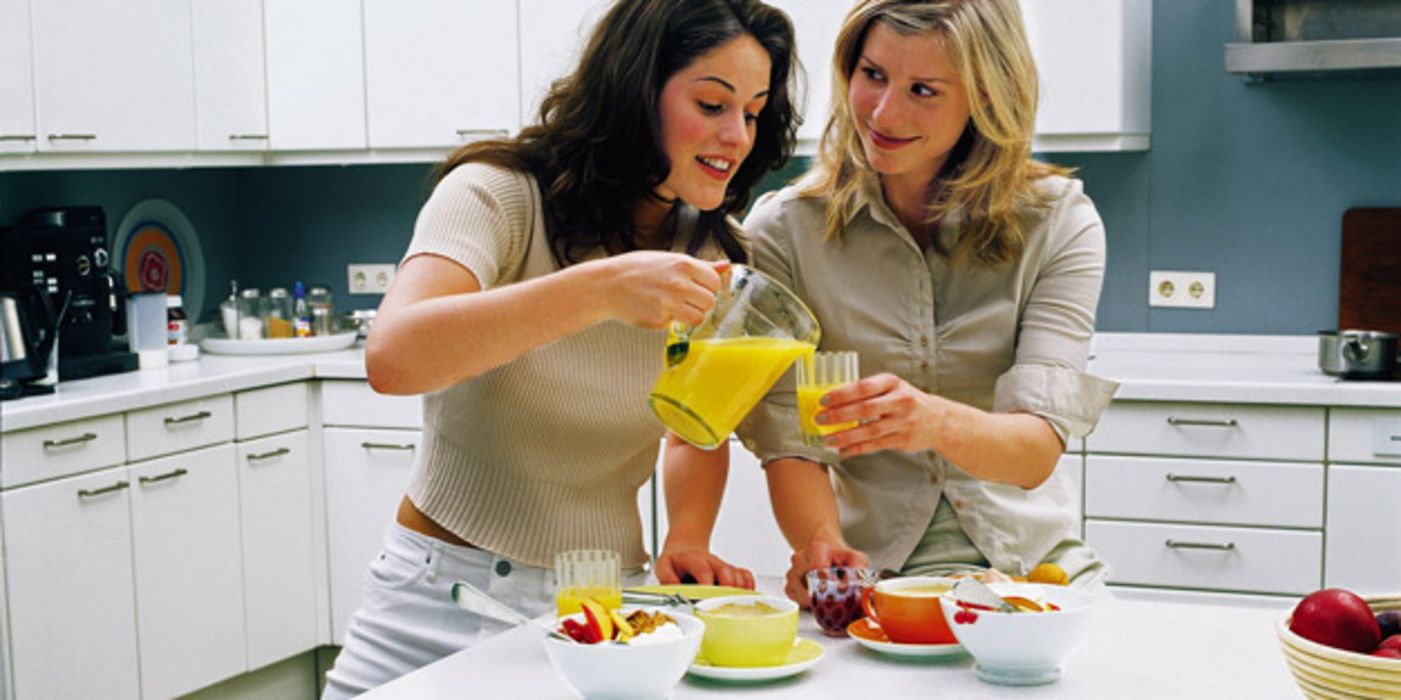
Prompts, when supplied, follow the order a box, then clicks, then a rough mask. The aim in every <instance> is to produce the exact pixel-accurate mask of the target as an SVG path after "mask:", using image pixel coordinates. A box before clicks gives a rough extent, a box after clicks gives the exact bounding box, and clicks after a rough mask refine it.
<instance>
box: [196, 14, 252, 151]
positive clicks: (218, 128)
mask: <svg viewBox="0 0 1401 700" xmlns="http://www.w3.org/2000/svg"><path fill="white" fill-rule="evenodd" d="M192 7H193V8H194V22H193V27H194V49H195V115H196V119H197V128H196V132H197V138H198V143H199V149H200V150H202V151H227V150H242V151H260V150H265V149H266V148H267V147H268V111H267V89H266V87H267V86H266V83H265V82H264V80H263V2H262V0H224V1H223V2H195V3H194V4H193V5H192Z"/></svg>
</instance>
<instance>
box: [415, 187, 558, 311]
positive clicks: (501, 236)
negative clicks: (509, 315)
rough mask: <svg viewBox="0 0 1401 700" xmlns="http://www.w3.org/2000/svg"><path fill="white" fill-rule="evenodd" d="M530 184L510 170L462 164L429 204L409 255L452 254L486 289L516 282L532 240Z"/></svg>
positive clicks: (421, 212) (434, 191)
mask: <svg viewBox="0 0 1401 700" xmlns="http://www.w3.org/2000/svg"><path fill="white" fill-rule="evenodd" d="M529 188H530V183H529V180H527V179H526V178H525V177H524V176H523V175H521V174H520V173H517V172H515V171H512V170H509V169H506V168H501V167H498V166H494V165H488V164H485V163H467V164H464V165H461V166H458V167H457V168H455V169H453V171H452V172H450V173H448V174H447V175H446V176H445V177H444V178H443V179H442V181H441V182H439V183H438V186H437V187H435V188H434V189H433V194H432V195H431V196H430V197H429V198H428V202H427V203H425V204H424V205H423V209H422V210H421V211H420V212H419V214H418V220H417V221H416V222H415V223H414V234H413V240H412V241H410V242H409V249H408V252H406V253H405V254H404V258H403V259H404V260H408V259H409V258H412V257H414V256H416V255H423V254H431V255H436V256H438V257H442V258H447V259H448V260H452V261H453V262H456V263H457V264H459V265H461V266H463V267H465V268H467V270H468V271H470V272H471V273H472V275H473V276H475V277H476V278H477V282H478V284H480V285H481V287H482V289H491V288H492V287H496V286H499V285H501V284H505V283H508V282H511V281H513V279H512V275H513V273H514V272H515V271H516V268H518V267H519V265H520V263H521V261H522V260H523V259H524V257H525V250H526V246H527V245H528V242H529V240H530V231H529V229H528V223H527V222H528V207H530V206H531V202H530V189H529Z"/></svg>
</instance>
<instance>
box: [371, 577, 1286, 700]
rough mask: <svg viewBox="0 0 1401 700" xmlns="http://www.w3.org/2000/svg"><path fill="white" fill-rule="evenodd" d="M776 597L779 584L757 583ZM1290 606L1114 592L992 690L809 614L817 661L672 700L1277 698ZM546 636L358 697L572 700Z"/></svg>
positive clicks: (695, 683)
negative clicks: (1045, 673) (1028, 678)
mask: <svg viewBox="0 0 1401 700" xmlns="http://www.w3.org/2000/svg"><path fill="white" fill-rule="evenodd" d="M759 588H760V589H761V590H766V591H770V592H775V591H777V590H778V588H779V584H778V582H777V581H776V580H772V579H767V580H761V581H760V584H759ZM1290 605H1292V601H1289V600H1281V599H1277V598H1275V599H1271V598H1263V597H1262V598H1252V597H1244V596H1230V597H1224V596H1212V595H1206V594H1187V593H1160V592H1142V591H1130V590H1111V591H1109V592H1107V593H1106V594H1105V599H1104V600H1103V601H1102V602H1101V604H1100V608H1099V609H1098V610H1097V611H1096V612H1095V617H1094V619H1093V620H1092V621H1091V624H1090V629H1089V632H1088V634H1087V635H1086V638H1085V640H1084V641H1083V642H1082V643H1081V645H1080V647H1079V648H1078V649H1077V650H1076V651H1075V652H1074V653H1073V654H1072V655H1071V657H1070V659H1069V660H1068V661H1067V662H1066V664H1065V666H1064V667H1063V668H1062V675H1061V679H1060V680H1059V681H1058V682H1056V683H1053V684H1050V685H1044V686H1034V687H1004V686H996V685H989V684H987V683H984V682H982V681H980V680H978V679H977V678H976V677H975V676H974V674H973V661H972V659H971V658H970V657H968V656H959V657H954V658H949V659H945V660H931V661H908V660H902V659H898V658H893V657H887V656H883V655H881V654H877V653H875V652H872V651H868V650H867V649H865V648H864V647H862V646H860V645H858V644H857V642H855V641H854V640H851V639H833V638H830V637H825V636H823V635H822V634H821V633H820V632H819V631H818V628H817V625H816V623H815V622H813V619H812V616H811V615H810V614H808V613H803V614H802V615H801V616H800V617H799V625H798V633H799V635H800V636H802V637H806V638H808V639H814V640H817V641H818V642H819V643H820V644H822V645H823V646H824V647H825V652H824V653H823V656H822V659H821V661H819V662H818V663H817V665H816V666H814V667H812V668H811V669H809V670H808V671H806V672H804V673H801V674H799V675H797V676H794V677H791V678H788V679H783V680H777V681H771V682H767V683H762V684H752V685H739V684H731V683H721V682H716V681H709V680H705V679H700V678H695V677H693V676H690V675H687V676H686V677H685V678H683V679H682V680H681V682H680V683H679V684H678V685H677V686H676V688H675V689H674V690H673V691H672V693H671V697H672V698H840V699H842V700H851V699H853V698H862V697H881V698H1038V699H1042V698H1046V699H1051V698H1065V699H1067V700H1070V699H1074V700H1095V699H1099V698H1104V699H1106V700H1108V699H1118V698H1134V699H1135V700H1144V699H1147V698H1174V699H1176V698H1201V699H1207V698H1222V699H1226V698H1229V699H1230V700H1249V699H1251V698H1259V699H1260V700H1280V699H1281V698H1297V697H1301V696H1302V693H1301V692H1300V691H1299V689H1298V687H1297V686H1295V685H1294V681H1293V679H1292V678H1291V677H1290V675H1289V671H1288V669H1287V668H1286V667H1285V665H1284V657H1283V655H1282V653H1281V651H1280V648H1279V641H1278V640H1277V638H1276V636H1275V625H1276V623H1277V622H1278V621H1279V619H1280V618H1281V617H1282V616H1284V615H1285V614H1286V613H1287V612H1288V609H1289V607H1290ZM543 637H544V633H543V632H542V631H540V630H539V629H538V628H536V627H518V628H516V629H514V630H512V631H510V632H507V633H505V634H502V635H500V636H498V637H494V638H492V639H489V640H487V641H485V642H483V643H481V644H479V645H477V646H475V647H472V648H469V649H465V650H463V651H461V652H458V653H456V654H453V655H452V656H449V657H448V658H446V659H443V660H441V661H438V662H437V663H434V664H432V665H429V666H426V667H424V668H422V669H419V670H418V671H415V672H414V673H411V674H409V675H407V676H404V677H402V678H400V679H398V680H396V681H393V682H391V683H389V684H387V685H385V686H382V687H380V688H378V689H376V690H374V691H371V692H370V693H367V694H365V695H363V696H362V697H364V698H365V699H366V700H411V699H412V700H431V699H434V698H444V699H446V698H461V697H498V698H506V697H510V698H572V697H577V693H575V692H574V690H573V689H572V688H571V687H569V685H567V684H566V683H565V681H564V680H563V679H562V678H561V677H560V676H558V675H557V674H556V673H555V672H554V669H553V668H552V667H551V666H550V662H549V660H548V659H547V658H546V656H545V649H544V642H543Z"/></svg>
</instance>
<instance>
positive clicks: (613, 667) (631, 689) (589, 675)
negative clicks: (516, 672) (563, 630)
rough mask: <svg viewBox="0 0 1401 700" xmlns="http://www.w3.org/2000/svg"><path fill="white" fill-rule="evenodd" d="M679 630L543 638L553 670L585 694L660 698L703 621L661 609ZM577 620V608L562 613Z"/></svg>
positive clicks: (682, 669) (677, 676) (683, 664)
mask: <svg viewBox="0 0 1401 700" xmlns="http://www.w3.org/2000/svg"><path fill="white" fill-rule="evenodd" d="M662 612H665V613H666V614H667V615H668V616H670V617H671V618H672V619H673V620H675V621H676V624H677V625H679V626H680V627H681V636H680V637H679V638H675V639H667V640H664V641H659V642H654V643H651V644H616V643H612V642H604V643H600V644H580V643H578V642H575V641H572V640H569V641H566V640H562V639H556V638H554V637H546V638H545V655H546V656H548V657H549V659H550V664H551V665H552V666H554V667H555V672H556V673H558V674H559V675H560V677H561V678H563V679H564V680H565V682H566V683H568V684H569V685H571V686H573V688H574V689H575V690H577V691H579V694H580V695H582V696H584V697H585V698H616V699H618V700H624V699H627V698H661V697H666V696H667V695H668V694H670V693H671V689H672V688H673V687H675V686H676V684H677V682H678V681H680V680H681V677H682V676H684V675H686V669H687V668H688V667H690V665H691V662H692V661H693V660H694V659H695V658H696V652H697V650H699V649H700V643H701V636H702V635H703V634H704V633H705V625H704V624H702V623H701V621H700V620H697V619H696V618H694V617H692V616H690V615H687V614H685V613H679V612H676V611H675V610H663V611H662ZM566 617H567V618H570V619H573V620H575V621H576V622H582V621H583V618H584V616H583V613H575V614H574V615H569V616H566Z"/></svg>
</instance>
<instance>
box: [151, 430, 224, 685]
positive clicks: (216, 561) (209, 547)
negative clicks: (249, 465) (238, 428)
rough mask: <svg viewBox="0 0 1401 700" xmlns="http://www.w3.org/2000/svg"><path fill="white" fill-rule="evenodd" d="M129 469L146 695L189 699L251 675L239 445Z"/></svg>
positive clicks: (173, 457)
mask: <svg viewBox="0 0 1401 700" xmlns="http://www.w3.org/2000/svg"><path fill="white" fill-rule="evenodd" d="M128 468H129V470H130V473H131V488H132V494H131V528H132V543H133V549H134V551H135V561H136V610H137V625H138V630H139V631H140V640H141V694H142V696H143V697H147V698H165V697H173V696H176V695H183V694H185V693H188V692H190V691H193V690H196V689H198V688H202V687H204V686H207V685H210V684H212V683H215V682H217V681H220V680H223V679H225V678H228V677H230V676H236V675H238V674H240V673H242V672H244V671H245V670H247V668H248V661H247V659H248V657H247V642H246V641H245V639H246V637H245V633H244V625H243V609H244V601H243V568H242V561H243V556H242V551H241V547H240V546H239V527H238V525H239V524H238V518H239V515H238V476H237V474H236V473H235V466H234V448H233V445H220V446H218V447H211V448H207V449H203V450H197V451H194V452H185V453H181V454H178V455H174V456H171V457H165V458H162V459H156V460H151V461H148V462H142V463H139V464H132V465H130V466H129V467H128Z"/></svg>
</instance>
